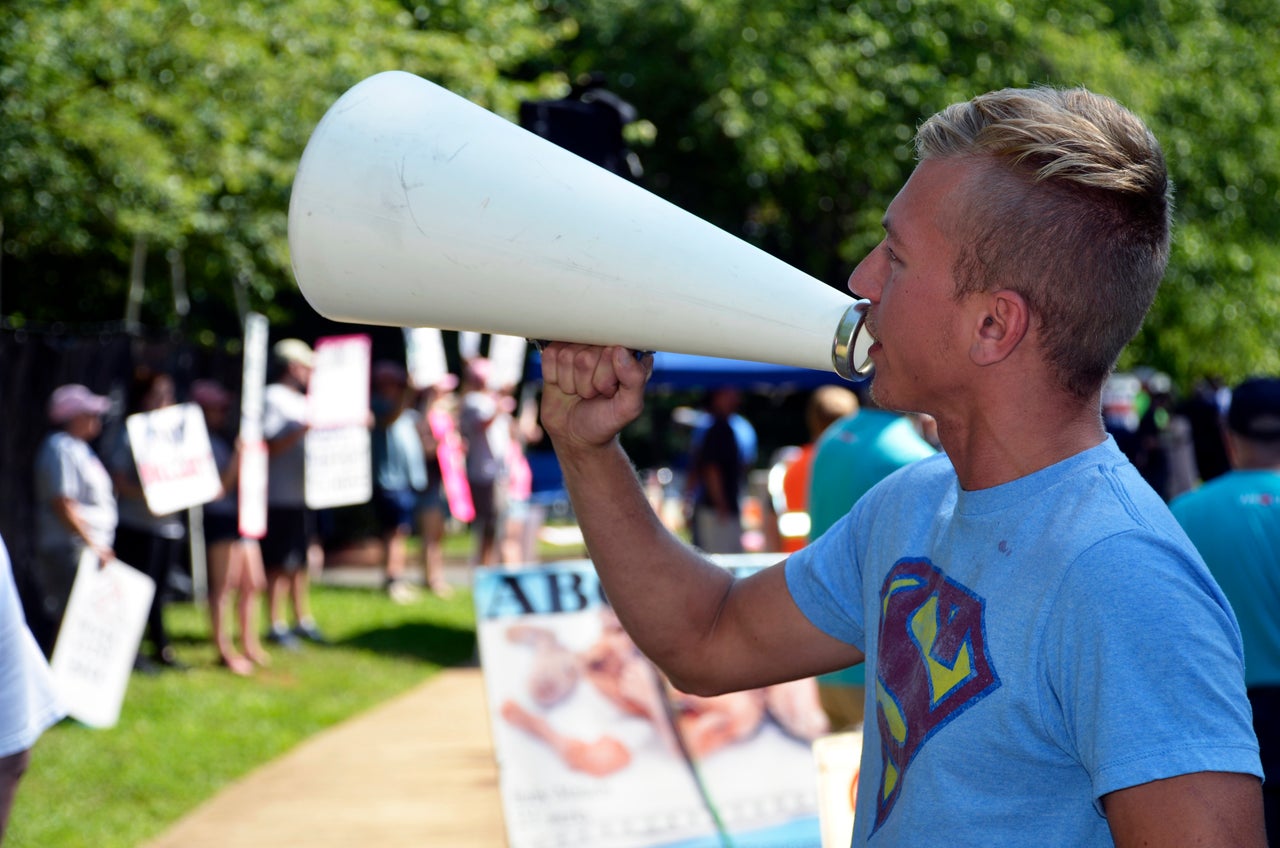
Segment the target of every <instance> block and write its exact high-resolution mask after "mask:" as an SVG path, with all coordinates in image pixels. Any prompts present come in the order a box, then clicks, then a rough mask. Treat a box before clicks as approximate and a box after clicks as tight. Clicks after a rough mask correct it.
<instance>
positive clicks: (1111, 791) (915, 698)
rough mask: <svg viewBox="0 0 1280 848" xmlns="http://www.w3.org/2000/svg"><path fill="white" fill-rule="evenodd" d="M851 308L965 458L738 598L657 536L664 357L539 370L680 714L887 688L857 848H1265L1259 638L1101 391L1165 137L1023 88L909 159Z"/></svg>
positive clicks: (903, 481)
mask: <svg viewBox="0 0 1280 848" xmlns="http://www.w3.org/2000/svg"><path fill="white" fill-rule="evenodd" d="M917 151H918V154H919V158H920V160H921V161H920V163H919V165H918V166H917V167H916V169H915V171H914V173H913V174H912V176H911V178H910V179H909V180H908V181H907V183H906V185H905V186H904V187H903V189H902V190H901V191H900V192H899V194H898V196H897V197H896V198H895V199H894V201H893V203H892V204H891V205H890V206H889V209H888V210H887V212H886V214H885V217H884V222H883V223H884V228H885V237H884V239H883V241H881V243H880V244H879V245H877V246H876V247H875V248H874V249H873V250H872V251H871V253H870V254H868V256H867V257H866V258H865V259H864V260H863V261H862V262H861V263H860V264H859V265H858V267H857V268H856V269H855V270H854V272H853V275H852V277H851V278H850V280H849V287H850V289H851V290H853V291H854V292H856V293H857V294H859V295H861V296H863V297H865V298H867V299H868V300H869V301H870V308H869V311H868V318H867V320H868V326H869V329H870V330H871V331H872V335H873V336H874V337H875V338H876V339H877V341H876V343H875V344H874V345H872V347H871V350H870V356H871V358H872V360H873V362H874V365H875V377H874V383H873V388H872V397H873V399H874V400H875V401H876V402H877V403H878V404H879V405H880V406H882V407H885V408H887V409H895V410H910V411H917V412H923V413H928V414H930V415H932V416H933V417H934V418H935V419H936V420H937V422H938V435H939V438H940V439H941V443H942V446H943V449H944V452H943V453H941V454H939V455H937V456H935V457H931V458H928V459H923V460H920V461H918V462H915V463H912V464H911V465H908V466H907V467H905V468H904V469H902V470H900V471H898V472H896V473H895V474H894V475H892V476H891V477H889V478H888V479H886V480H885V481H884V482H883V483H882V484H881V485H879V486H877V487H876V488H875V489H873V490H872V491H871V492H869V493H868V494H867V495H866V496H865V497H863V498H862V499H861V500H860V501H859V502H858V504H857V505H856V506H855V507H854V508H853V510H852V511H851V512H850V513H849V514H848V515H847V516H846V517H845V518H843V519H841V521H840V522H838V523H837V524H836V525H835V526H834V527H832V528H831V530H830V531H828V532H827V533H826V534H825V535H824V536H823V537H822V538H821V539H818V540H817V541H816V542H814V543H813V544H812V545H810V546H809V547H807V548H805V549H803V550H801V551H799V552H797V553H795V554H793V555H792V556H791V557H790V558H789V559H788V560H786V561H785V562H784V563H782V564H780V565H778V566H775V567H772V568H768V569H764V570H762V571H759V572H757V573H755V574H753V575H751V576H750V577H747V578H744V579H741V580H736V579H734V578H733V576H732V575H730V574H728V573H727V572H726V571H725V570H724V569H721V568H719V567H717V566H716V565H715V564H714V563H712V562H710V561H708V560H707V559H705V558H703V557H701V556H700V555H698V554H697V553H696V552H695V551H692V550H690V549H688V548H687V547H685V546H683V545H681V544H680V543H679V541H678V540H676V539H675V538H674V537H672V536H671V535H670V534H669V533H667V532H666V531H665V530H664V528H663V527H662V525H661V523H660V522H659V521H658V520H657V518H656V517H655V516H654V515H653V514H652V511H651V510H649V508H648V506H647V502H646V501H645V499H644V495H643V492H642V491H641V489H640V487H639V485H638V484H637V482H636V480H635V473H634V471H633V469H632V468H631V465H630V463H629V461H628V459H627V457H626V455H625V454H624V453H623V452H622V449H621V447H620V446H619V443H618V441H617V433H618V431H619V430H620V429H621V428H622V427H623V426H625V425H626V424H627V423H629V422H630V421H632V420H633V419H634V418H635V417H636V416H637V415H638V414H639V412H640V411H641V409H642V407H643V398H644V384H645V379H646V377H647V373H648V371H649V369H650V368H651V367H652V366H651V361H650V360H643V361H637V360H636V359H635V358H634V356H633V355H631V354H630V352H629V351H626V350H624V349H622V348H618V347H606V348H596V347H589V346H585V345H569V344H556V345H551V346H549V347H548V348H547V350H546V351H545V352H544V355H543V360H542V367H543V376H544V381H545V390H544V395H543V406H542V414H543V425H544V427H545V429H546V431H547V433H548V434H550V435H551V437H552V439H553V441H554V444H555V448H556V454H557V456H558V457H559V460H560V464H561V466H562V468H563V469H564V477H565V483H566V486H567V488H568V491H569V493H570V496H571V498H572V500H573V506H574V511H575V514H576V516H577V518H578V521H579V524H580V525H581V527H582V529H583V533H584V535H585V538H586V541H587V546H588V548H589V549H590V551H591V554H592V558H593V560H594V561H595V566H596V569H597V571H598V572H599V574H600V576H601V579H602V581H603V588H604V590H605V592H606V594H607V595H608V597H609V598H610V600H611V602H612V604H613V606H614V608H615V610H616V611H617V613H618V616H619V618H620V620H621V621H622V623H623V625H624V626H625V627H626V628H627V629H628V630H629V631H630V633H631V635H632V637H633V639H634V640H635V642H636V643H637V645H638V646H639V647H640V648H641V650H643V651H644V652H645V653H646V654H648V656H649V657H650V658H651V659H653V660H654V661H655V662H656V663H657V664H658V665H659V666H660V667H662V668H663V669H664V671H665V672H666V673H667V675H668V676H669V677H670V678H671V679H672V681H673V682H674V683H675V685H677V686H678V687H680V688H682V689H685V690H686V691H691V692H694V693H697V694H711V693H716V692H724V691H730V690H736V689H746V688H755V687H759V686H763V685H768V684H772V683H777V682H779V681H782V680H787V679H792V678H798V677H807V676H811V675H815V674H821V673H824V672H829V671H833V670H835V669H838V668H843V667H846V666H850V665H853V664H855V663H858V662H860V661H862V660H863V659H864V657H865V659H866V661H867V677H868V679H870V680H875V681H876V685H875V686H874V687H869V688H870V689H871V691H869V692H868V694H867V713H868V715H869V716H874V719H873V720H871V719H869V720H868V725H869V726H868V732H867V734H866V736H865V741H864V750H863V756H862V765H861V769H862V770H861V775H862V777H861V783H860V785H861V787H862V789H861V791H860V792H859V797H858V810H857V816H856V820H855V821H856V824H855V833H854V843H855V844H858V845H862V844H869V845H871V846H877V845H924V844H945V845H948V846H954V845H963V844H970V845H982V846H990V845H1019V846H1021V845H1071V846H1081V845H1110V844H1113V843H1114V844H1117V845H1122V846H1128V845H1190V844H1195V845H1215V846H1227V845H1230V846H1245V845H1247V846H1261V845H1263V844H1264V840H1265V835H1264V832H1263V827H1262V806H1261V791H1260V788H1259V786H1260V783H1259V777H1260V775H1261V769H1260V765H1259V761H1258V754H1257V743H1256V739H1255V737H1254V734H1253V731H1252V728H1251V727H1250V724H1249V707H1248V701H1247V699H1246V698H1245V694H1244V682H1243V669H1242V653H1241V648H1240V642H1239V631H1238V628H1237V626H1236V623H1235V620H1234V618H1233V617H1232V614H1231V610H1230V608H1229V606H1228V605H1227V602H1226V599H1225V598H1224V597H1223V596H1222V594H1221V592H1220V590H1218V588H1217V586H1216V585H1215V584H1214V583H1213V580H1212V579H1211V578H1210V576H1209V574H1208V571H1207V569H1206V568H1205V566H1204V563H1203V561H1201V560H1200V558H1199V557H1198V555H1197V554H1196V552H1195V550H1194V548H1193V547H1192V545H1191V543H1190V542H1189V541H1188V540H1187V539H1186V537H1185V535H1184V534H1183V533H1182V532H1181V530H1180V529H1179V528H1178V526H1177V523H1176V522H1175V521H1174V520H1173V517H1172V516H1171V515H1170V514H1169V511H1168V508H1167V507H1166V506H1165V505H1164V503H1163V501H1161V500H1160V499H1159V497H1158V496H1156V494H1155V493H1154V492H1152V491H1151V489H1150V487H1149V486H1147V485H1146V484H1145V483H1143V482H1142V480H1141V477H1140V476H1139V475H1138V474H1137V471H1136V470H1135V469H1134V468H1133V467H1132V465H1130V464H1129V463H1128V461H1127V460H1126V459H1125V458H1124V457H1123V455H1122V454H1120V452H1119V451H1118V450H1117V449H1116V447H1115V445H1114V443H1113V442H1112V441H1110V440H1109V439H1107V437H1106V433H1105V431H1104V429H1103V426H1102V418H1101V413H1100V399H1099V395H1100V390H1101V386H1102V383H1103V381H1104V380H1105V379H1106V376H1107V374H1108V373H1109V372H1110V370H1111V368H1112V367H1113V365H1114V362H1115V360H1116V357H1117V355H1118V354H1119V352H1120V350H1121V348H1122V347H1123V346H1124V345H1125V344H1126V343H1127V342H1128V340H1129V339H1130V338H1131V337H1132V336H1133V334H1134V333H1135V332H1136V331H1137V329H1138V327H1139V326H1140V325H1141V322H1142V318H1143V316H1144V315H1145V313H1146V310H1147V308H1148V307H1149V306H1150V303H1151V301H1152V299H1153V298H1154V296H1155V291H1156V288H1157V286H1158V284H1159V280H1160V277H1161V276H1162V275H1163V272H1164V267H1165V264H1166V262H1167V257H1168V244H1169V227H1168V220H1169V213H1170V203H1169V198H1168V191H1169V184H1168V180H1167V176H1166V172H1165V167H1164V159H1163V155H1162V153H1161V152H1160V149H1159V146H1158V144H1157V142H1156V141H1155V139H1154V138H1153V137H1152V136H1151V134H1150V132H1149V131H1148V130H1147V129H1146V128H1145V127H1144V126H1143V125H1142V124H1141V122H1139V121H1138V120H1137V119H1136V118H1135V117H1134V116H1132V115H1131V114H1129V113H1128V112H1127V111H1125V110H1124V109H1123V108H1122V107H1120V106H1119V105H1118V104H1116V103H1115V102H1113V101H1111V100H1109V99H1107V98H1102V97H1098V96H1095V95H1093V94H1090V93H1088V92H1085V91H1080V90H1074V91H1062V92H1060V91H1055V90H1049V89H1034V90H1021V91H1015V90H1005V91H1000V92H993V93H991V94H987V95H983V96H980V97H978V98H975V99H974V100H973V101H970V102H968V103H961V104H956V105H954V106H952V107H949V108H948V109H946V110H944V111H943V112H941V113H939V114H938V115H936V116H934V117H933V118H931V119H930V120H929V121H927V122H926V123H925V124H924V125H923V126H922V127H921V129H920V131H919V133H918V137H917Z"/></svg>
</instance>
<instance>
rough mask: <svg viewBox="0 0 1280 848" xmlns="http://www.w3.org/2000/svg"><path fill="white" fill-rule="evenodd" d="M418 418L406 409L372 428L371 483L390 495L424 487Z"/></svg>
mask: <svg viewBox="0 0 1280 848" xmlns="http://www.w3.org/2000/svg"><path fill="white" fill-rule="evenodd" d="M421 420H422V419H421V417H420V416H419V415H418V413H417V411H416V410H412V409H406V410H404V411H403V412H401V413H400V414H399V415H398V416H396V420H395V421H392V422H391V423H390V424H389V425H387V426H386V427H374V428H373V433H372V434H371V436H370V439H369V442H370V446H371V448H372V450H373V475H374V482H376V483H377V484H378V487H379V488H380V489H385V490H387V491H393V492H403V491H409V490H413V491H415V492H422V491H425V490H426V488H427V459H426V453H425V452H424V451H423V449H422V436H421V435H420V434H419V433H418V423H419V422H420V421H421Z"/></svg>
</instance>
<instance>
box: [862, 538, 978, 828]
mask: <svg viewBox="0 0 1280 848" xmlns="http://www.w3.org/2000/svg"><path fill="white" fill-rule="evenodd" d="M985 606H986V602H985V601H984V600H983V599H982V598H981V597H979V596H977V595H975V594H974V593H973V592H971V591H969V590H968V589H967V588H965V587H964V586H962V585H960V584H959V583H956V582H954V581H952V580H950V579H948V578H947V577H946V576H945V575H944V574H943V573H942V572H941V571H939V570H938V569H937V568H935V567H934V565H933V564H932V563H931V562H929V561H928V560H925V559H914V560H913V559H903V560H900V561H898V562H897V563H896V564H895V565H894V567H893V568H892V569H890V571H889V574H888V576H886V577H885V581H884V585H883V586H882V587H881V589H880V643H879V648H878V654H877V666H878V668H877V674H876V721H877V724H878V726H879V730H880V752H881V759H882V762H883V766H884V767H883V770H882V773H881V778H880V790H879V794H878V796H877V798H876V819H875V824H874V826H873V827H872V832H873V833H874V832H875V831H876V830H878V829H879V828H880V826H881V825H882V824H884V822H885V821H886V820H887V819H888V817H889V815H890V814H891V813H892V812H893V807H894V804H895V803H897V800H898V797H899V795H900V794H901V792H902V787H903V784H904V782H905V781H906V780H907V771H908V769H909V768H910V766H911V762H912V761H913V760H914V759H915V757H916V754H918V753H920V750H921V748H923V747H924V745H925V743H926V742H928V741H929V739H931V738H932V737H933V735H934V734H935V733H937V732H938V731H939V730H941V729H942V727H943V726H944V725H946V724H947V723H948V722H950V721H951V720H952V719H954V718H955V717H956V716H958V715H960V714H961V713H962V712H964V711H965V710H966V709H968V708H969V707H971V706H973V705H974V704H976V703H977V702H978V701H980V700H982V699H983V698H984V697H986V696H987V695H988V694H990V693H991V692H994V691H995V690H996V689H998V688H999V687H1000V678H999V677H998V676H997V675H996V672H995V669H994V668H993V667H992V665H991V659H990V657H989V656H987V647H986V638H985V636H986V633H985V628H984V622H983V613H984V609H985Z"/></svg>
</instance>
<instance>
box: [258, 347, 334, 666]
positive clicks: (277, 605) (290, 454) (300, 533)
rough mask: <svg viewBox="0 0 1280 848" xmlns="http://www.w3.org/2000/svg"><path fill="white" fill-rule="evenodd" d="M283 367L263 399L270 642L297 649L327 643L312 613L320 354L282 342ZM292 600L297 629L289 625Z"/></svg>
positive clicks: (264, 542) (279, 351) (279, 354)
mask: <svg viewBox="0 0 1280 848" xmlns="http://www.w3.org/2000/svg"><path fill="white" fill-rule="evenodd" d="M272 352H273V353H274V354H275V357H276V360H277V361H278V363H279V367H280V372H279V376H278V377H277V379H276V381H275V382H274V383H272V384H271V385H269V386H267V390H266V394H265V395H264V397H263V413H262V419H263V420H262V435H263V437H264V438H265V439H266V441H267V456H268V470H267V535H266V536H265V537H264V538H263V540H262V560H263V563H264V564H265V566H266V572H267V615H268V617H269V629H268V630H267V641H268V642H273V643H275V644H277V645H280V646H281V647H283V648H286V649H289V650H293V649H296V648H297V647H298V645H299V640H300V639H309V640H311V641H313V642H324V641H325V638H324V635H323V634H322V633H321V632H320V629H319V627H317V626H316V621H315V619H314V618H313V617H312V615H311V577H310V572H309V570H308V549H309V548H310V547H311V544H312V540H313V538H314V537H315V535H316V527H315V514H314V513H313V512H312V511H311V510H310V509H308V508H307V502H306V494H305V493H306V488H305V486H306V477H305V474H306V447H305V445H304V444H303V439H304V438H305V437H306V435H307V429H308V428H309V426H310V425H309V423H308V415H307V386H308V384H309V383H310V381H311V369H312V367H313V366H314V364H315V354H314V353H313V352H312V350H311V346H310V345H308V344H307V343H306V342H304V341H302V340H301V339H282V340H280V341H278V342H276V344H275V346H274V347H273V348H272ZM286 597H287V598H288V599H289V600H290V601H291V606H292V610H293V617H294V627H293V629H290V628H289V626H288V624H286V622H285V610H284V603H285V599H286Z"/></svg>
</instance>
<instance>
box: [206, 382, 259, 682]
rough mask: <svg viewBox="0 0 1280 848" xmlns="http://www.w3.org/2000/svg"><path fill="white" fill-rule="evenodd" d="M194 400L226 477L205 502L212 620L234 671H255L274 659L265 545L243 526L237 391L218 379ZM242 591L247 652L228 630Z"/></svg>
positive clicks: (240, 617)
mask: <svg viewBox="0 0 1280 848" xmlns="http://www.w3.org/2000/svg"><path fill="white" fill-rule="evenodd" d="M191 399H192V400H193V401H195V402H196V403H197V404H199V405H200V409H201V410H203V412H204V417H205V424H206V425H207V426H208V428H209V444H210V446H211V447H212V449H213V458H214V462H215V463H216V464H217V466H218V473H219V474H220V475H221V480H222V491H223V495H222V497H220V498H218V499H217V500H215V501H211V502H210V503H207V504H205V506H204V541H205V545H206V546H208V557H207V562H208V567H209V621H210V625H211V630H212V633H213V643H214V646H215V647H216V648H217V649H218V658H219V660H220V662H221V663H222V664H223V665H224V666H226V667H227V668H228V669H229V670H230V671H231V672H232V673H233V674H238V675H241V676H244V675H249V674H252V673H253V667H254V665H267V664H268V663H269V662H270V658H269V657H268V656H267V653H266V652H265V651H264V650H262V644H261V643H260V642H259V641H258V629H257V624H256V623H255V619H256V618H257V604H258V598H259V597H260V596H261V594H262V591H263V590H264V589H265V588H266V586H267V579H266V576H265V574H264V573H263V567H262V549H261V547H260V546H259V545H258V540H257V539H246V538H244V537H242V536H241V535H240V530H239V515H238V513H239V501H238V498H237V497H236V483H237V482H238V477H239V471H240V447H239V443H238V442H237V443H235V444H232V442H231V441H230V440H229V439H228V437H227V435H226V434H227V429H228V427H229V426H230V422H231V415H230V410H231V393H230V392H228V391H227V390H226V389H225V388H223V387H222V385H221V384H219V383H218V382H216V381H214V380H196V381H195V382H194V383H192V384H191ZM232 592H234V593H235V595H236V601H235V610H236V622H237V624H238V625H239V631H240V644H241V646H242V648H243V653H241V652H240V651H237V650H236V647H235V643H234V641H233V639H232V638H231V633H230V632H229V631H228V629H227V607H228V605H229V603H230V601H231V594H232Z"/></svg>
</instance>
